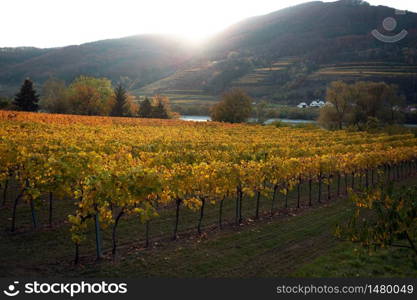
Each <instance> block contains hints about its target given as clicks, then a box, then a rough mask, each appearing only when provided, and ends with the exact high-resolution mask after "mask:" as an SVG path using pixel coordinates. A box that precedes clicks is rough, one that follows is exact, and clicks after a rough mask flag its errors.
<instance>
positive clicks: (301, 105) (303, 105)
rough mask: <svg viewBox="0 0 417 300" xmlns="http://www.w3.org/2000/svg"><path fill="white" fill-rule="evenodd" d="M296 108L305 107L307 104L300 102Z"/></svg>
mask: <svg viewBox="0 0 417 300" xmlns="http://www.w3.org/2000/svg"><path fill="white" fill-rule="evenodd" d="M297 107H298V108H307V107H308V104H307V103H305V102H301V103H300V104H298V105H297Z"/></svg>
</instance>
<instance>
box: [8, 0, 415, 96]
mask: <svg viewBox="0 0 417 300" xmlns="http://www.w3.org/2000/svg"><path fill="white" fill-rule="evenodd" d="M395 13H396V12H395V10H394V9H392V8H388V7H384V6H370V5H369V4H367V3H362V2H361V1H356V0H342V1H337V2H330V3H329V2H326V3H324V2H319V1H316V2H309V3H305V4H301V5H298V6H293V7H289V8H286V9H283V10H279V11H276V12H273V13H270V14H267V15H263V16H257V17H253V18H249V19H247V20H243V21H241V22H239V23H237V24H235V25H233V26H231V27H229V28H227V29H226V30H224V31H223V32H221V33H219V34H218V35H216V36H215V37H213V38H212V39H210V40H208V41H206V42H205V44H204V45H202V47H200V48H198V49H197V48H191V47H190V46H189V45H187V44H186V43H184V42H183V41H179V40H178V39H175V38H168V37H163V36H135V37H128V38H122V39H115V40H106V41H99V42H94V43H89V44H83V45H80V46H69V47H64V48H56V49H34V48H25V49H0V94H2V93H3V94H5V93H8V94H11V91H12V90H14V89H16V88H17V87H18V86H19V84H20V83H21V81H22V80H23V79H24V78H25V77H27V76H29V77H31V78H33V79H34V80H35V82H36V83H38V84H42V82H43V81H45V80H46V79H47V78H48V77H50V76H56V77H59V78H62V79H65V80H67V81H70V80H72V79H73V78H74V77H75V76H77V75H79V74H85V75H92V76H105V77H109V78H110V79H112V80H113V81H121V82H123V83H125V85H127V87H128V88H129V89H130V90H132V91H133V92H134V93H135V94H137V95H152V94H155V93H163V94H167V95H170V96H171V97H172V98H174V99H176V100H178V101H193V102H195V101H197V102H198V101H199V100H202V101H203V102H204V101H207V100H210V101H212V100H213V99H215V98H216V97H217V95H219V94H220V93H222V92H223V91H224V90H226V89H229V88H232V87H240V88H243V89H245V90H247V91H248V92H249V93H250V94H251V95H252V96H254V97H257V98H265V99H268V100H272V101H274V102H280V103H289V104H294V103H297V102H299V101H301V100H303V101H308V100H310V99H311V98H313V97H321V96H323V94H324V91H325V87H326V85H327V84H328V83H329V82H330V81H332V80H336V79H343V80H347V81H352V80H358V79H360V80H375V81H376V80H377V81H387V82H389V83H395V84H399V85H400V87H401V89H402V91H403V92H404V93H405V95H406V96H407V101H408V102H409V103H417V92H416V91H417V50H415V49H416V48H417V18H416V17H417V15H416V14H414V13H410V12H408V13H407V14H406V15H396V14H395ZM387 17H394V18H395V19H396V20H397V22H398V26H397V29H396V30H395V31H393V32H391V33H390V32H387V31H385V30H384V28H383V27H382V22H383V20H384V19H385V18H387ZM374 29H378V30H379V31H380V32H381V33H383V34H386V35H391V36H392V35H394V34H395V33H398V32H399V31H401V29H406V30H407V31H408V35H407V37H406V38H405V39H403V40H402V41H400V42H398V43H393V44H388V43H383V42H381V41H379V40H377V39H376V38H374V37H373V36H372V35H371V32H372V30H374Z"/></svg>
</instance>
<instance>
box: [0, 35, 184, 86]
mask: <svg viewBox="0 0 417 300" xmlns="http://www.w3.org/2000/svg"><path fill="white" fill-rule="evenodd" d="M191 50H192V49H191ZM191 50H190V49H187V47H186V44H185V42H183V41H182V40H179V39H175V38H173V37H167V36H157V35H141V36H132V37H127V38H121V39H112V40H103V41H98V42H93V43H87V44H82V45H79V46H68V47H63V48H53V49H36V48H0V67H1V69H0V93H1V92H2V91H3V93H7V91H10V89H12V88H16V87H18V86H19V85H20V83H21V81H22V80H23V79H24V78H26V77H31V78H32V79H33V80H34V81H35V82H36V83H38V84H42V83H43V82H44V81H45V80H47V79H48V78H49V77H52V76H54V77H58V78H61V79H64V80H66V81H71V80H73V79H74V78H75V77H76V76H78V75H81V74H82V75H90V76H96V77H108V78H110V79H112V80H113V81H122V82H124V83H125V84H126V85H127V86H128V87H129V88H135V87H140V86H142V85H144V84H146V83H150V82H153V81H155V80H158V79H160V78H163V77H165V76H167V75H169V74H170V73H172V72H173V71H175V70H177V69H178V68H179V67H180V66H181V64H183V63H184V62H185V61H187V60H188V59H189V58H190V57H191V56H190V55H191V54H190V53H191Z"/></svg>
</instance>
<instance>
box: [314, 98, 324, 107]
mask: <svg viewBox="0 0 417 300" xmlns="http://www.w3.org/2000/svg"><path fill="white" fill-rule="evenodd" d="M325 105H326V103H325V102H324V101H322V100H319V99H317V100H314V101H312V102H311V103H310V107H322V106H325Z"/></svg>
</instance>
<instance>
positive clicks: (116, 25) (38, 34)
mask: <svg viewBox="0 0 417 300" xmlns="http://www.w3.org/2000/svg"><path fill="white" fill-rule="evenodd" d="M303 2H306V1H305V0H304V1H289V0H284V1H277V0H257V1H242V0H240V1H239V0H211V1H196V0H176V1H175V0H174V1H169V0H152V1H138V0H118V1H115V0H88V1H87V0H72V1H57V0H39V1H33V0H6V1H2V2H1V8H2V9H1V11H2V16H1V18H0V28H1V40H0V47H17V46H35V47H41V48H46V47H59V46H66V45H73V44H81V43H85V42H91V41H97V40H102V39H109V38H118V37H124V36H129V35H136V34H145V33H150V34H153V33H159V34H174V35H178V36H182V37H184V38H187V39H189V40H190V41H192V42H198V41H201V40H204V39H205V38H207V37H209V36H210V35H212V34H215V33H216V32H219V31H221V30H222V29H224V28H226V27H227V26H229V25H231V24H233V23H236V22H238V21H240V20H242V19H245V18H248V17H251V16H256V15H262V14H266V13H270V12H273V11H276V10H279V9H282V8H285V7H288V6H293V5H296V4H299V3H303ZM326 2H329V1H326ZM368 2H370V3H371V4H372V5H387V6H393V5H395V6H396V8H399V9H404V10H410V11H417V2H416V1H409V0H398V1H395V2H393V1H390V0H371V1H368ZM394 3H395V4H394Z"/></svg>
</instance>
